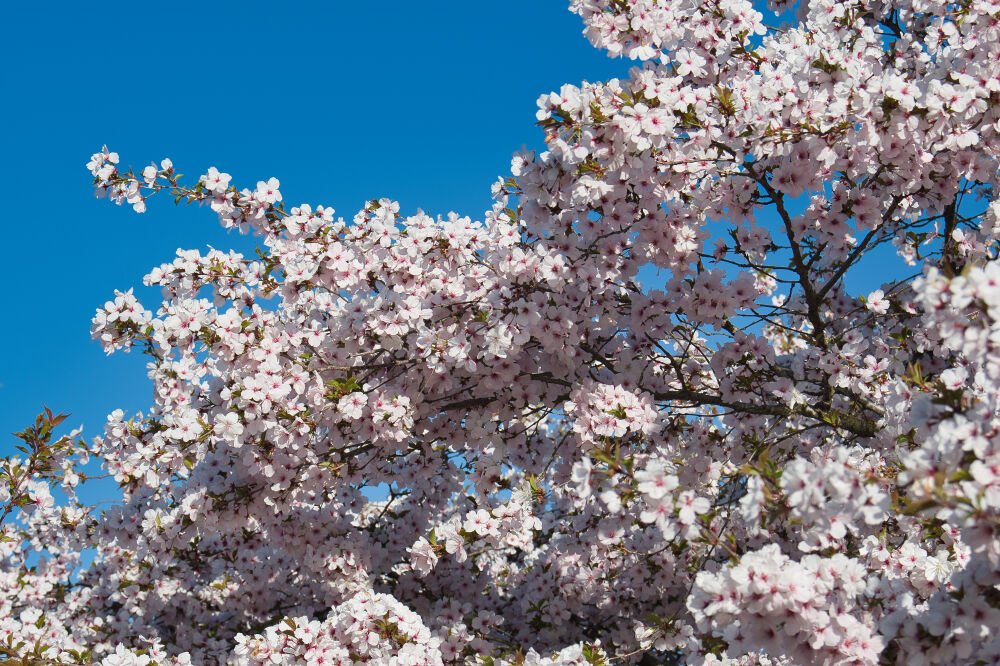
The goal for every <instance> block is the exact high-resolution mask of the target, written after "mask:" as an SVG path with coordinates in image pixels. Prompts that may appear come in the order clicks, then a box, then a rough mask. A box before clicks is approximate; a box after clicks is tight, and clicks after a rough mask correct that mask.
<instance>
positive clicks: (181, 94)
mask: <svg viewBox="0 0 1000 666" xmlns="http://www.w3.org/2000/svg"><path fill="white" fill-rule="evenodd" d="M567 4H568V3H566V2H564V1H563V0H513V1H509V2H505V3H502V4H498V3H487V2H438V3H414V2H410V1H403V0H387V1H386V2H382V3H347V2H319V1H311V2H304V1H303V2H294V3H282V4H278V3H270V2H258V1H253V0H250V1H243V2H231V1H218V0H211V1H209V2H198V3H194V2H186V1H181V2H170V3H165V2H153V3H130V4H127V5H121V6H119V7H117V8H112V7H111V6H103V5H95V4H93V3H80V2H70V1H69V0H65V1H63V2H56V3H10V4H9V5H8V6H6V7H5V12H4V14H5V15H4V31H3V32H4V34H3V39H2V41H0V55H2V58H3V62H4V66H3V68H2V73H0V79H2V89H3V90H4V92H5V98H6V99H7V102H6V103H4V104H3V105H2V107H0V117H2V119H3V127H4V130H5V134H6V136H5V141H4V147H5V154H6V157H5V159H3V160H2V162H0V165H2V166H0V169H2V172H3V180H2V182H4V183H5V187H6V191H7V197H8V199H7V203H6V205H5V206H4V213H3V215H4V228H5V229H6V230H7V231H6V233H7V237H6V240H7V242H6V243H5V248H4V251H3V260H4V264H5V266H4V269H5V274H6V275H7V276H8V286H7V288H6V289H4V290H3V291H2V292H0V308H2V312H3V313H4V318H3V320H4V325H3V326H2V327H0V343H2V349H3V354H2V356H0V433H2V435H3V436H2V439H0V454H6V453H8V452H9V451H10V448H9V445H10V443H11V442H12V440H13V438H12V437H9V436H8V435H7V433H11V432H14V431H16V430H20V429H22V428H23V427H25V426H26V425H27V424H28V423H29V421H31V420H32V419H33V417H34V415H35V414H36V413H38V411H40V409H41V406H42V404H43V403H44V404H47V405H48V406H49V407H50V408H52V409H53V410H54V411H67V412H71V413H72V417H71V418H70V419H69V421H67V423H66V424H65V425H66V426H72V427H75V426H77V425H80V424H82V425H84V426H85V431H84V434H85V436H88V438H89V437H90V436H93V435H97V434H100V432H101V430H102V425H103V423H104V421H105V415H106V414H107V413H109V412H110V411H112V410H114V409H115V408H123V409H125V410H126V411H129V412H134V411H136V410H139V409H144V408H146V407H147V406H148V405H149V404H150V401H151V395H150V387H149V384H148V380H147V379H146V378H145V359H144V357H143V356H142V355H141V354H139V353H132V354H128V355H126V354H121V353H118V354H115V355H114V356H111V357H106V356H105V355H104V353H103V352H102V351H101V349H100V346H99V345H98V344H97V343H95V342H91V340H90V330H89V329H90V319H91V317H92V316H93V314H94V310H95V309H96V308H97V307H98V306H100V305H101V304H103V303H104V301H105V300H107V299H108V298H109V297H111V296H112V295H113V293H114V290H115V289H116V288H117V289H123V290H124V289H127V288H129V287H131V286H137V287H138V288H137V293H139V294H140V295H141V297H142V299H143V301H144V302H145V303H146V304H147V306H149V307H155V306H156V305H157V304H158V299H157V294H156V293H155V292H153V291H152V290H147V289H144V288H142V287H141V277H142V276H143V275H144V274H145V273H146V272H148V270H149V269H150V268H152V267H153V266H156V265H159V264H160V263H163V262H167V261H170V260H172V259H173V257H174V252H175V250H176V249H177V248H178V247H182V248H200V249H203V248H205V246H206V245H212V246H213V247H216V248H219V249H224V250H225V249H229V248H236V249H241V248H242V249H244V250H246V249H247V248H248V247H252V245H249V244H248V241H247V239H246V238H243V237H240V236H237V235H234V234H226V233H225V232H224V231H223V230H222V229H221V228H220V227H219V226H218V225H217V223H216V222H215V219H214V215H213V214H212V213H211V212H210V211H209V210H208V209H198V208H194V207H190V208H180V209H177V208H175V207H174V205H173V203H172V201H171V200H169V199H168V198H166V197H163V198H162V199H160V200H156V199H153V200H151V201H150V202H149V203H150V206H149V212H148V213H146V214H145V215H141V216H140V215H136V214H134V213H133V212H132V211H131V209H130V207H127V206H126V207H122V208H118V207H115V206H114V205H112V204H111V203H110V202H108V201H106V200H105V201H99V200H96V199H95V198H94V197H93V194H92V187H91V184H90V176H89V174H88V172H87V170H86V169H85V167H84V165H85V163H86V162H87V160H88V158H89V156H90V155H91V153H93V152H95V151H97V150H99V149H100V148H101V146H102V144H107V145H108V146H109V147H110V148H111V149H112V150H115V151H117V152H118V153H120V154H121V156H122V161H123V163H126V164H132V165H133V166H135V167H138V168H141V167H142V166H143V165H145V164H148V163H149V162H150V161H152V160H156V161H159V160H160V159H161V158H163V157H170V158H171V159H172V160H173V161H174V164H175V166H176V167H177V168H178V169H179V170H180V171H181V172H182V173H185V174H187V175H188V176H189V177H190V182H194V180H195V179H196V178H197V177H198V175H199V174H201V173H204V172H205V171H206V170H207V168H208V167H209V166H216V167H218V168H219V169H220V170H223V171H228V172H229V173H231V174H233V183H234V184H238V185H239V186H241V187H242V186H250V187H253V185H254V184H255V183H256V181H257V180H260V179H266V178H268V177H271V176H275V177H277V178H279V179H280V180H281V184H282V188H281V189H282V192H283V194H284V198H285V201H286V202H288V203H290V204H295V203H300V202H308V203H312V204H324V205H331V206H333V207H335V208H336V209H337V211H338V214H342V215H344V216H345V217H347V218H349V217H350V216H353V214H354V213H355V212H356V211H357V209H358V208H360V207H361V206H362V205H363V202H364V201H365V200H367V199H371V198H375V197H382V196H386V197H390V198H393V199H396V200H398V201H400V202H401V205H402V211H403V212H412V211H414V210H416V208H417V207H421V208H423V209H424V210H426V211H428V212H431V213H446V212H448V211H449V210H456V211H458V212H461V213H462V214H468V215H471V216H473V217H475V218H481V214H482V212H483V211H484V210H485V209H486V208H487V207H488V206H489V201H490V200H489V187H490V184H491V183H492V182H493V181H494V180H495V179H496V177H497V176H500V175H506V174H507V171H508V167H509V162H510V156H511V153H512V152H514V151H515V150H518V149H520V147H521V146H522V145H527V146H528V147H529V148H531V147H537V146H538V145H539V144H540V143H541V137H542V133H541V130H540V129H539V128H537V127H535V125H534V120H535V118H534V113H535V100H536V99H537V97H538V96H539V95H540V94H542V93H547V92H549V91H551V90H556V89H558V87H559V86H560V85H561V84H562V83H564V82H571V83H579V82H580V81H582V80H585V79H586V80H591V81H594V80H604V79H608V78H611V77H613V76H622V75H624V74H625V73H626V72H627V71H628V66H629V63H628V61H622V60H611V59H609V58H607V57H606V56H605V55H604V54H603V53H602V52H599V51H597V50H596V49H593V48H592V47H591V46H590V45H589V44H588V43H587V41H586V40H585V39H584V38H583V36H582V35H581V29H582V24H581V22H580V21H579V19H578V18H577V17H575V16H573V15H571V14H570V13H569V12H568V11H567V9H566V5H567Z"/></svg>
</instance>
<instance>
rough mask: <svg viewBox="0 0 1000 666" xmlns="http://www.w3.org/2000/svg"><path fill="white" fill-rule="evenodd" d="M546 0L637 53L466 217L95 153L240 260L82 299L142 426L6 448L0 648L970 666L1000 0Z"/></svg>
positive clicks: (44, 656) (190, 267)
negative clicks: (125, 357) (323, 198)
mask: <svg viewBox="0 0 1000 666" xmlns="http://www.w3.org/2000/svg"><path fill="white" fill-rule="evenodd" d="M570 5H571V10H572V11H573V12H575V13H577V14H579V15H580V16H581V17H582V19H583V22H584V26H585V34H586V36H587V37H588V38H589V39H590V41H591V42H592V43H593V44H594V45H595V46H597V47H600V48H603V49H606V50H607V51H608V53H609V54H610V55H611V56H613V57H620V56H621V57H627V58H630V59H632V60H634V61H636V66H635V67H634V68H633V69H632V70H631V73H630V75H629V77H628V78H627V79H621V80H617V79H616V80H611V81H608V82H605V83H584V84H583V85H580V86H574V85H565V86H563V87H562V88H561V89H560V90H559V91H558V92H554V93H551V94H547V95H543V96H542V97H541V98H540V99H539V103H538V107H539V110H538V113H537V119H538V122H539V125H540V126H541V127H542V129H543V131H544V133H545V145H546V149H545V150H544V151H542V152H522V153H519V154H517V155H515V156H514V158H513V161H512V165H511V175H510V176H509V177H507V178H503V179H501V180H500V181H499V182H497V183H496V185H495V186H494V189H493V195H494V198H495V204H494V205H493V207H492V209H491V210H489V211H487V212H486V213H485V215H484V216H483V219H482V220H481V221H473V220H472V219H470V218H468V217H461V216H459V215H457V214H450V215H448V216H447V218H445V219H442V218H438V219H434V218H432V217H430V216H428V215H425V214H422V213H420V214H417V215H413V216H407V217H403V216H401V215H400V213H399V206H398V204H396V203H395V202H392V201H389V200H386V199H380V200H377V201H371V202H370V203H369V204H368V205H367V206H366V207H365V208H364V210H361V211H360V212H358V213H357V214H356V215H354V216H353V218H351V219H349V220H344V219H341V218H338V217H336V215H335V213H334V211H333V210H332V209H331V208H326V207H322V206H309V205H305V204H301V205H297V206H292V205H289V204H288V203H287V202H285V201H283V198H282V195H281V192H280V183H279V182H278V180H277V179H275V178H271V179H269V180H266V181H261V182H259V183H257V185H256V187H255V188H253V189H250V188H245V189H239V186H237V185H231V184H230V176H229V175H228V174H225V173H222V172H219V171H218V170H217V169H215V168H212V169H209V170H208V172H207V173H206V174H205V175H203V176H201V178H200V179H198V180H197V181H196V182H187V181H184V180H183V179H182V178H181V176H180V175H179V174H177V173H176V171H175V169H174V167H173V165H172V164H171V163H170V162H169V161H168V160H164V161H163V162H161V163H159V164H153V165H150V166H148V167H145V168H144V169H142V170H141V172H135V171H133V170H131V169H126V168H124V167H123V166H122V165H121V164H120V162H119V157H118V155H117V154H115V153H113V152H110V151H108V150H107V149H105V150H103V151H101V152H99V153H97V154H95V155H94V156H93V157H92V159H91V161H90V163H89V165H88V166H89V168H90V171H91V173H92V175H93V178H94V183H95V186H96V188H97V193H98V195H99V196H107V197H109V198H110V199H111V200H112V201H114V202H116V203H118V204H123V203H128V204H131V205H132V206H133V207H134V208H135V210H136V211H137V212H142V211H143V210H145V208H146V205H147V200H148V199H149V198H150V197H153V196H154V195H156V194H168V193H169V195H172V196H173V197H174V198H175V200H176V201H177V202H189V203H191V202H197V203H199V204H204V205H205V206H208V207H210V208H211V210H212V211H213V212H214V213H215V214H216V215H217V216H218V218H219V220H220V222H221V223H222V225H223V226H225V227H227V228H233V229H237V230H239V231H240V232H246V233H253V234H256V235H257V236H258V237H259V241H260V243H261V246H260V249H259V251H258V254H257V256H252V257H247V256H242V255H240V254H236V253H234V252H229V253H226V252H221V251H218V250H211V251H208V252H207V253H202V252H199V251H195V250H191V251H179V252H178V255H177V257H176V258H175V259H174V260H173V261H172V262H170V263H165V264H163V265H162V266H160V267H158V268H154V269H153V270H152V271H151V272H150V273H149V275H148V276H146V278H145V284H147V285H151V286H157V287H160V288H161V289H162V294H163V301H162V303H160V304H157V305H153V306H149V307H147V306H146V305H144V304H142V303H140V302H139V300H138V299H137V298H136V297H135V295H134V294H133V292H132V291H131V290H129V291H126V292H117V293H116V294H115V295H114V298H113V300H111V301H108V302H107V303H106V304H105V305H104V306H103V307H102V308H100V309H99V310H98V311H97V315H96V317H95V318H94V321H93V329H92V330H93V335H94V337H95V339H97V340H99V341H100V343H101V344H102V345H103V346H104V348H105V349H106V350H107V351H108V353H111V352H114V351H119V350H122V351H129V350H131V349H133V348H136V347H137V348H138V351H140V352H141V353H144V354H146V355H148V357H149V359H150V377H151V378H152V381H153V384H154V387H155V395H154V401H153V404H152V406H151V407H150V408H149V410H148V411H146V412H145V413H142V414H132V415H125V414H123V413H122V412H120V411H118V412H115V413H113V414H112V415H111V416H110V417H109V418H108V423H107V425H106V427H105V430H104V433H103V436H101V437H98V438H97V439H96V440H94V441H93V443H89V444H88V443H86V442H84V441H83V440H80V439H79V438H78V436H79V433H73V434H70V435H68V436H63V437H60V438H58V439H56V436H55V435H54V434H53V433H54V432H55V429H56V428H57V427H58V425H59V424H58V421H59V417H57V416H55V415H53V414H52V413H51V412H46V413H45V414H43V415H41V416H40V417H39V419H38V421H37V422H36V423H35V425H34V426H32V427H30V428H28V429H26V430H25V431H24V432H23V433H19V435H18V436H19V437H20V438H21V439H22V441H23V443H24V445H23V447H22V453H21V454H19V455H18V456H17V457H14V458H10V459H7V460H5V461H4V462H3V466H0V505H2V506H3V507H4V508H3V509H2V513H0V520H2V521H3V527H2V529H3V532H2V533H0V540H2V541H3V543H2V544H0V590H2V594H0V655H4V656H6V657H8V658H11V659H15V660H20V662H21V663H67V664H69V663H72V664H85V663H95V662H100V663H102V664H105V665H109V666H110V665H116V666H117V665H123V664H142V665H145V664H189V663H190V664H216V663H228V664H240V665H244V664H246V665H249V664H255V665H256V664H260V665H264V664H355V663H378V664H399V665H401V666H402V665H403V664H407V665H409V664H458V663H465V664H473V663H476V664H484V665H487V666H489V665H495V666H501V665H503V666H506V665H513V664H531V665H542V664H546V665H547V664H584V663H588V664H592V665H594V666H597V665H601V664H612V663H614V664H619V663H621V664H630V663H643V664H652V663H676V664H681V663H683V664H758V663H759V664H879V663H884V664H895V663H908V664H931V663H933V664H943V663H948V664H996V663H1000V635H998V634H997V632H996V631H995V630H996V628H997V627H998V626H1000V587H998V584H1000V574H998V571H1000V533H998V529H1000V416H998V414H1000V263H998V261H997V249H998V240H1000V200H998V199H997V197H996V194H995V192H996V187H997V184H998V182H997V181H998V175H1000V168H998V161H997V160H998V157H1000V49H998V48H997V44H1000V0H961V1H956V2H945V1H943V0H836V1H835V0H802V1H801V2H799V3H797V4H796V5H794V6H792V7H790V6H789V5H790V3H788V2H786V1H781V0H778V1H772V2H771V4H770V7H769V8H763V7H760V8H758V7H757V6H756V5H754V4H751V3H750V2H748V1H747V0H707V1H701V0H698V1H695V0H572V2H571V3H570ZM762 12H767V15H766V16H765V15H764V13H762ZM786 12H787V13H786ZM790 17H791V18H790ZM789 20H790V21H791V23H790V24H785V26H784V27H781V25H780V24H781V22H782V21H789ZM887 249H888V250H889V251H890V252H892V251H894V256H897V257H898V261H899V265H900V266H901V267H902V268H901V269H900V270H895V271H891V270H889V271H884V272H883V273H881V274H879V273H878V269H874V271H875V272H874V273H873V272H872V271H873V269H872V268H871V266H872V263H871V261H870V260H871V257H872V256H878V257H882V259H880V261H883V262H884V261H885V259H884V257H886V256H888V255H887V253H886V252H885V250H887ZM873 253H874V254H873ZM866 259H867V260H869V261H868V263H865V262H866ZM866 266H867V268H866ZM859 271H868V275H867V278H868V281H869V282H870V283H871V284H870V286H869V287H866V288H865V289H864V291H865V292H867V293H850V292H849V289H848V286H847V284H848V283H847V280H848V279H849V278H850V277H851V276H854V275H856V274H857V273H858V272H859ZM640 273H641V275H642V277H644V278H645V281H646V283H647V286H643V285H642V284H641V280H640ZM650 276H655V277H652V278H651V277H650ZM876 287H877V288H876ZM90 457H95V458H97V459H99V460H100V461H101V463H102V465H103V468H104V470H105V471H106V473H107V474H109V475H111V476H113V478H114V480H115V481H116V482H117V484H118V487H119V489H120V492H121V497H120V502H116V503H113V504H110V505H108V504H105V505H103V506H100V507H90V506H86V505H85V504H83V503H81V502H80V501H79V499H78V498H77V495H76V494H75V490H76V488H77V487H78V485H79V483H80V482H81V481H83V482H85V481H86V473H85V471H84V467H83V466H84V465H85V464H86V463H87V460H88V458H90ZM58 489H61V492H56V493H55V494H53V492H52V491H53V490H58Z"/></svg>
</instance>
